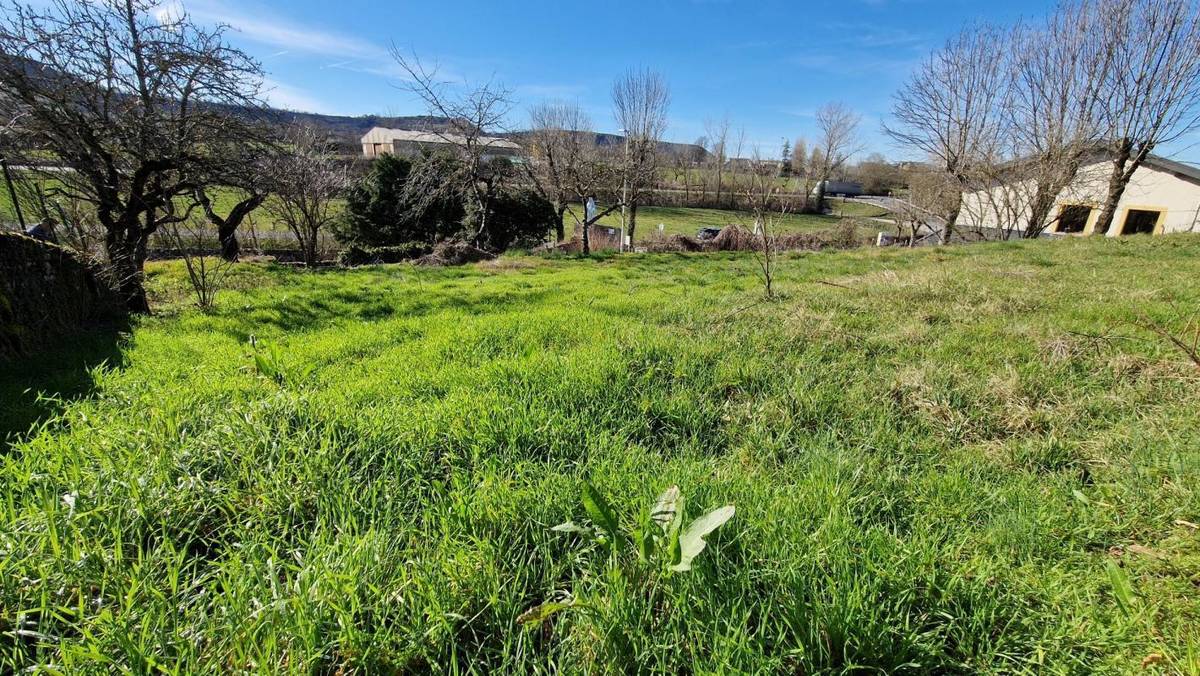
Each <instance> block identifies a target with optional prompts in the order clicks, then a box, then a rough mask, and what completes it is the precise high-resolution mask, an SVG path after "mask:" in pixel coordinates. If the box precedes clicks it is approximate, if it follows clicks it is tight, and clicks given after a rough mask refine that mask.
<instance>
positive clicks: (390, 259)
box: [338, 242, 433, 267]
mask: <svg viewBox="0 0 1200 676" xmlns="http://www.w3.org/2000/svg"><path fill="white" fill-rule="evenodd" d="M432 250H433V247H431V246H430V245H428V244H425V243H424V242H406V243H404V244H399V245H396V246H359V245H357V244H351V245H350V246H348V247H346V248H345V249H342V250H341V252H339V253H338V265H340V266H342V267H354V266H356V265H376V264H379V263H403V262H404V261H410V260H413V259H414V258H420V257H421V256H424V255H425V254H427V253H429V252H430V251H432Z"/></svg>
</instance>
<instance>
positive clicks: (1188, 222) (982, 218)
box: [957, 155, 1200, 236]
mask: <svg viewBox="0 0 1200 676" xmlns="http://www.w3.org/2000/svg"><path fill="white" fill-rule="evenodd" d="M1111 171H1112V164H1111V163H1110V162H1109V161H1108V160H1107V159H1105V158H1103V157H1102V156H1097V157H1095V158H1094V159H1093V160H1091V161H1090V162H1089V163H1088V164H1086V165H1085V166H1084V167H1083V168H1082V169H1081V170H1080V171H1079V175H1078V176H1077V178H1076V180H1075V182H1074V183H1073V184H1072V185H1070V186H1068V187H1067V188H1066V189H1065V190H1063V191H1062V193H1061V194H1059V196H1058V199H1056V200H1055V203H1054V207H1053V209H1052V210H1051V213H1050V216H1051V218H1054V223H1053V224H1052V225H1051V226H1050V228H1049V230H1048V232H1054V233H1060V234H1080V235H1090V234H1092V231H1093V230H1094V228H1095V225H1096V221H1097V219H1098V217H1099V215H1100V208H1101V206H1102V204H1103V201H1104V194H1105V192H1106V191H1107V187H1108V177H1109V176H1110V172H1111ZM1029 185H1030V184H1028V183H1025V184H1016V185H1015V187H1014V186H1011V185H1005V186H997V187H995V188H992V189H991V190H990V191H984V190H981V191H978V192H974V193H967V194H965V195H963V200H962V211H961V212H960V214H959V217H958V220H957V224H958V225H960V226H978V227H983V228H1001V229H1003V228H1005V226H1006V224H1013V223H1023V222H1024V219H1025V217H1026V215H1027V214H1028V210H1027V208H1023V207H1022V206H1020V205H1021V204H1023V203H1027V200H1024V199H1022V197H1021V194H1022V192H1025V193H1027V192H1029V190H1028V188H1029ZM1016 229H1017V230H1021V229H1023V228H1022V227H1019V226H1018V227H1017V228H1016ZM1194 230H1200V169H1197V168H1196V167H1192V166H1189V165H1186V164H1181V163H1179V162H1175V161H1172V160H1167V159H1164V158H1161V157H1155V156H1153V155H1151V156H1150V157H1148V158H1147V159H1146V161H1145V163H1143V164H1142V166H1141V167H1139V168H1138V169H1137V171H1135V172H1134V174H1133V178H1132V179H1131V180H1130V181H1129V185H1128V186H1127V187H1126V188H1125V194H1124V196H1122V197H1121V201H1120V202H1119V203H1118V205H1117V211H1116V214H1115V215H1114V216H1113V222H1112V226H1111V227H1110V228H1109V229H1108V232H1107V233H1106V234H1108V235H1110V236H1119V235H1133V234H1155V235H1158V234H1162V233H1171V232H1191V231H1194Z"/></svg>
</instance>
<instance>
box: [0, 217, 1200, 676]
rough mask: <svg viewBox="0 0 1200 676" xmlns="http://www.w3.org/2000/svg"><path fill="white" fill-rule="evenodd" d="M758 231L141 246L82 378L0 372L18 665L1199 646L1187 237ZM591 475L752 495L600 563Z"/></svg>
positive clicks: (632, 667) (629, 519) (273, 665)
mask: <svg viewBox="0 0 1200 676" xmlns="http://www.w3.org/2000/svg"><path fill="white" fill-rule="evenodd" d="M753 265H754V262H753V260H752V259H751V258H750V257H748V256H746V255H738V254H708V255H703V256H682V255H655V256H626V257H608V258H597V259H578V260H573V259H561V260H552V261H546V260H539V259H526V258H505V259H500V260H499V261H495V262H491V263H485V264H480V265H478V266H473V267H468V268H464V269H454V270H449V269H416V268H411V267H407V266H394V267H378V268H363V269H356V270H352V271H325V272H297V271H292V270H285V269H282V268H278V267H270V266H253V265H242V266H239V268H238V269H237V272H236V273H235V275H234V276H233V277H231V280H230V282H231V283H230V287H231V288H230V289H229V290H227V291H225V292H224V293H223V294H222V295H221V296H220V297H219V298H218V301H217V303H216V307H215V308H214V309H213V310H212V311H211V312H209V313H207V314H206V313H200V312H198V311H195V310H192V309H189V308H188V307H187V305H188V300H187V297H186V291H185V287H184V284H185V282H184V280H183V271H182V268H181V266H180V265H179V264H177V263H172V264H159V265H156V266H154V267H153V268H152V274H151V285H152V286H153V288H154V289H155V291H156V293H157V295H158V297H159V299H160V306H163V307H165V308H166V309H165V310H164V311H163V312H161V313H160V314H159V315H158V316H156V317H152V318H148V319H145V320H142V321H141V323H140V324H139V325H138V326H136V327H135V328H134V330H133V331H132V334H131V335H130V336H129V337H128V338H127V339H126V340H125V342H123V343H122V344H121V352H120V357H119V358H117V359H108V360H107V361H106V362H104V365H103V366H100V367H97V368H94V369H93V371H92V376H91V378H90V379H89V381H88V387H86V388H85V390H84V391H79V390H78V389H76V390H73V391H72V392H71V393H70V397H71V398H70V399H69V400H64V401H60V402H57V403H43V404H38V403H37V402H35V401H33V400H32V397H33V396H34V393H33V392H31V393H29V394H21V391H22V390H23V389H24V388H28V387H33V388H35V390H36V389H37V388H38V387H39V386H40V385H39V383H40V382H41V381H40V380H39V378H38V375H37V373H36V371H30V370H27V369H26V370H22V371H21V372H19V373H15V374H9V372H7V371H6V372H5V375H4V376H3V378H4V379H6V381H5V382H4V386H3V387H0V392H5V393H11V394H12V396H13V398H14V399H20V405H21V406H23V407H25V408H26V409H30V410H33V411H40V416H41V417H40V419H38V420H37V421H36V422H35V423H34V426H33V427H32V429H28V430H27V429H25V428H24V427H22V428H20V429H18V430H15V431H14V432H13V434H12V436H11V437H10V439H11V441H10V448H9V449H8V452H7V453H6V454H5V455H4V456H3V458H2V459H0V489H2V492H0V495H3V496H4V497H3V500H0V660H2V661H3V664H4V665H5V667H6V668H7V669H11V670H20V669H26V668H29V667H37V666H39V665H41V666H44V667H46V668H48V669H52V670H55V671H58V672H61V673H80V672H88V671H107V670H125V669H127V670H132V671H136V672H149V671H154V670H161V671H166V672H169V673H198V672H203V673H217V672H220V673H227V672H230V671H239V670H245V671H256V672H257V671H274V672H289V673H339V672H340V673H348V672H351V671H357V672H361V673H379V672H389V671H439V672H454V673H488V672H497V671H501V672H504V671H507V672H521V673H559V672H568V673H577V672H589V673H590V672H596V673H628V672H634V671H647V672H649V671H663V672H671V673H679V672H701V673H730V672H742V671H745V672H758V673H763V672H768V673H769V672H788V673H813V672H844V671H889V672H905V671H907V672H931V671H932V672H960V673H968V672H970V673H976V672H992V673H999V672H1014V671H1016V672H1021V671H1024V672H1038V673H1042V672H1079V673H1084V672H1126V671H1130V670H1134V669H1137V668H1139V666H1140V665H1141V663H1142V661H1143V660H1144V659H1147V658H1152V659H1151V661H1156V660H1160V662H1159V664H1158V667H1156V668H1160V669H1167V670H1169V671H1177V672H1188V671H1192V672H1195V671H1197V670H1198V669H1200V667H1198V666H1197V663H1196V659H1197V656H1198V655H1200V639H1198V638H1197V635H1196V627H1197V626H1198V623H1197V617H1198V613H1200V602H1198V600H1197V599H1198V596H1197V594H1196V587H1195V581H1196V578H1195V576H1196V575H1197V570H1200V568H1198V566H1200V540H1198V539H1197V534H1196V532H1195V531H1194V529H1193V528H1192V527H1190V526H1189V525H1187V524H1188V523H1193V524H1194V523H1196V522H1198V521H1200V497H1198V496H1200V494H1198V493H1197V486H1200V457H1198V456H1197V452H1196V449H1197V448H1200V416H1198V415H1197V410H1200V387H1198V385H1200V377H1198V375H1200V374H1198V373H1197V369H1196V368H1195V366H1194V365H1193V364H1192V363H1191V362H1190V361H1188V360H1187V359H1186V358H1185V357H1184V356H1183V355H1181V354H1180V353H1179V352H1178V351H1177V350H1175V349H1174V347H1173V346H1172V345H1170V344H1169V343H1168V342H1166V341H1163V340H1161V339H1159V338H1158V337H1157V336H1155V335H1154V334H1152V333H1148V332H1144V331H1140V330H1139V329H1138V328H1137V327H1136V326H1133V325H1131V322H1133V321H1134V320H1136V319H1137V318H1139V317H1143V316H1145V317H1150V318H1152V319H1155V320H1157V321H1160V322H1163V323H1164V324H1171V323H1172V322H1182V320H1183V318H1182V317H1181V316H1180V313H1181V312H1183V311H1184V310H1186V309H1188V308H1191V309H1195V308H1197V307H1200V238H1195V237H1186V236H1172V237H1161V238H1141V239H1130V240H1119V241H1118V240H1113V239H1109V238H1097V239H1092V240H1086V241H1084V240H1070V241H1061V242H1050V243H1048V242H1029V243H1005V244H991V245H979V246H974V247H964V248H956V249H944V250H927V251H924V250H923V251H889V250H870V251H854V252H848V253H830V254H824V253H813V254H795V255H790V256H783V257H782V258H781V260H780V263H779V266H778V277H777V280H778V281H777V284H778V288H779V290H780V291H781V292H782V299H781V300H779V301H777V302H773V303H759V302H758V300H759V298H760V295H761V289H760V288H758V286H757V282H756V281H755V279H754V277H753ZM51 361H53V360H51ZM64 363H65V362H64ZM47 382H57V381H47ZM48 386H51V385H48ZM6 396H8V394H6ZM25 420H26V422H28V418H25ZM585 482H586V483H590V484H592V485H594V486H595V487H596V491H597V492H599V493H601V494H603V495H604V496H606V498H607V500H608V501H609V502H610V503H611V505H612V509H613V511H614V512H615V513H616V518H617V519H618V520H619V521H620V522H621V525H622V528H626V529H628V528H631V527H633V526H636V524H637V523H638V521H637V519H638V515H639V511H640V510H642V509H643V508H644V506H645V505H646V504H648V503H651V502H653V500H654V498H655V496H657V495H659V494H660V493H662V492H663V491H664V490H665V489H667V488H668V487H670V486H672V485H679V486H680V487H681V489H682V492H683V493H684V494H685V495H686V496H687V504H688V505H690V507H689V508H688V509H689V514H688V516H689V519H690V518H694V517H695V516H698V515H699V514H701V513H703V512H704V511H705V510H708V509H712V508H715V507H718V506H720V505H725V504H732V505H735V506H736V509H737V516H736V518H734V519H732V520H731V521H729V522H728V523H727V524H726V525H724V526H723V527H722V528H720V529H718V530H716V531H715V532H713V533H712V534H711V535H709V536H708V537H707V539H708V547H707V548H706V549H705V551H704V555H703V556H702V557H699V558H698V559H696V561H695V562H694V563H693V569H692V570H691V571H690V572H688V573H687V574H682V575H662V576H649V577H643V578H631V577H628V576H619V575H612V574H611V573H610V571H611V570H612V567H611V566H610V560H609V556H610V554H609V552H608V551H607V550H606V549H604V548H603V547H602V546H601V545H598V544H596V543H595V542H593V541H592V540H591V539H588V538H581V537H580V536H579V535H577V534H572V533H562V532H556V531H553V530H551V528H552V527H553V526H555V525H556V524H560V523H562V522H564V521H567V520H569V519H570V520H574V521H576V522H581V521H587V519H588V514H587V512H586V510H585V509H584V507H583V506H582V505H581V503H580V498H579V496H580V491H581V487H582V486H583V485H584V484H585ZM1114 570H1115V572H1114ZM564 592H569V593H571V594H574V595H577V596H578V595H586V596H587V598H588V599H589V601H591V602H592V603H593V607H592V609H590V610H589V611H588V612H571V613H562V614H558V615H555V616H553V617H552V618H550V619H549V620H548V621H547V622H545V623H543V624H538V625H536V626H535V627H533V628H525V627H523V626H520V625H519V624H518V623H517V618H518V617H520V616H521V615H522V613H525V612H526V611H528V610H529V609H530V608H532V607H534V606H536V605H537V604H539V603H542V602H543V601H545V600H547V599H554V598H557V597H559V596H561V594H562V593H564ZM1155 655H1156V656H1157V657H1152V656H1155Z"/></svg>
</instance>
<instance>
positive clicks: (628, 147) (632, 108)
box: [612, 69, 671, 241]
mask: <svg viewBox="0 0 1200 676" xmlns="http://www.w3.org/2000/svg"><path fill="white" fill-rule="evenodd" d="M612 102H613V115H614V117H616V119H617V123H618V124H620V125H621V129H622V133H623V134H624V135H625V147H624V155H623V157H622V161H621V221H622V223H623V224H624V225H625V232H626V234H627V235H628V237H629V239H630V241H633V236H634V230H635V229H636V228H637V210H638V205H639V204H640V203H642V202H643V201H644V200H645V199H646V197H647V196H648V195H649V194H650V191H652V190H653V189H654V187H655V184H656V183H657V180H658V162H659V157H658V155H659V152H658V151H659V148H658V145H659V142H660V141H661V140H662V135H663V133H664V132H665V131H666V129H667V108H668V107H669V106H670V105H671V90H670V88H669V87H668V86H667V81H666V80H665V79H663V77H662V76H661V75H659V74H658V73H656V72H654V71H652V70H649V69H644V70H629V71H627V72H626V73H625V74H624V75H622V76H621V77H620V78H617V81H616V82H614V83H613V88H612Z"/></svg>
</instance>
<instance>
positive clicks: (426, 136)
mask: <svg viewBox="0 0 1200 676" xmlns="http://www.w3.org/2000/svg"><path fill="white" fill-rule="evenodd" d="M465 142H466V139H465V138H463V137H462V136H458V135H456V134H448V133H444V134H434V133H430V132H425V131H410V130H407V129H388V128H387V127H374V128H372V129H371V131H368V132H367V133H366V134H363V137H362V149H363V155H364V156H365V157H378V156H380V155H385V154H393V155H398V156H400V157H415V156H417V155H420V154H421V152H422V151H424V150H430V151H437V150H439V149H446V148H449V147H450V146H451V145H453V144H459V145H461V144H463V143H465ZM480 142H481V143H482V144H484V145H486V146H487V151H486V152H485V153H484V159H489V158H492V157H517V156H519V155H520V154H521V146H519V145H517V144H516V143H513V142H512V141H509V140H506V139H502V138H495V137H491V136H483V137H480Z"/></svg>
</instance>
